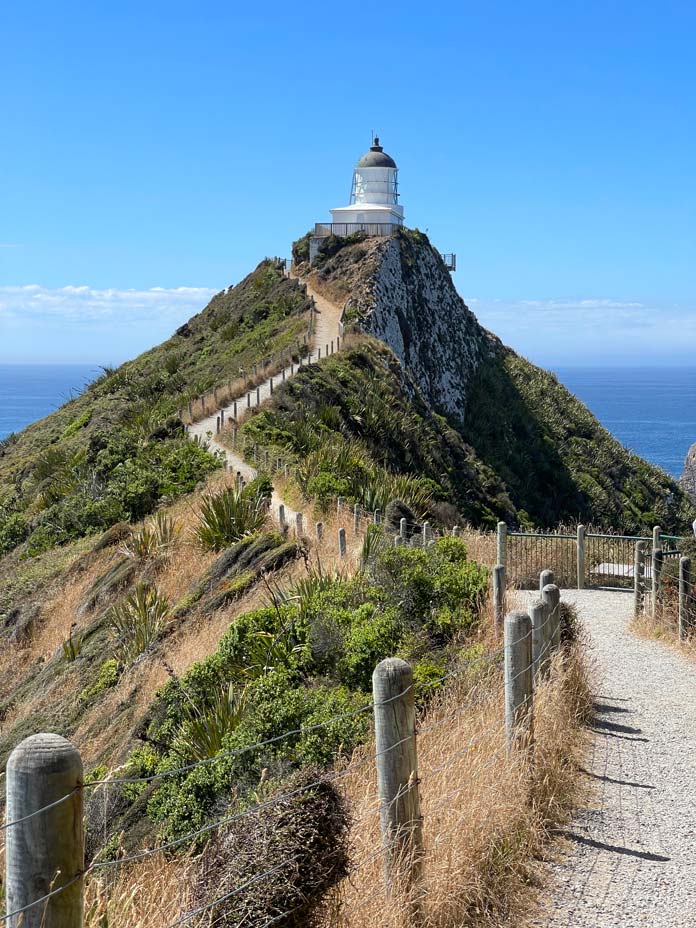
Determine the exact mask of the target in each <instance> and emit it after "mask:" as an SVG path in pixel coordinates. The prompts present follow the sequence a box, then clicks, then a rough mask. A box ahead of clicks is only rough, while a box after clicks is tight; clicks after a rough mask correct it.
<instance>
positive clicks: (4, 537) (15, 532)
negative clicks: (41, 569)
mask: <svg viewBox="0 0 696 928" xmlns="http://www.w3.org/2000/svg"><path fill="white" fill-rule="evenodd" d="M28 534H29V526H28V524H27V521H26V519H25V518H24V516H23V515H22V514H21V513H19V512H6V511H5V510H3V509H0V557H2V556H3V555H4V554H7V553H8V552H9V551H12V550H14V548H16V547H17V546H18V545H21V543H22V542H23V541H24V539H25V538H26V537H27V535H28Z"/></svg>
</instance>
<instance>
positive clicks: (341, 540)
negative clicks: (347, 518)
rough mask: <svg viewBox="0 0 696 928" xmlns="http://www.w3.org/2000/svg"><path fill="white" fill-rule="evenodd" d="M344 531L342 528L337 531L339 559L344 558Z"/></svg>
mask: <svg viewBox="0 0 696 928" xmlns="http://www.w3.org/2000/svg"><path fill="white" fill-rule="evenodd" d="M346 550H347V548H346V530H345V529H344V528H339V530H338V553H339V554H340V555H341V557H345V556H346Z"/></svg>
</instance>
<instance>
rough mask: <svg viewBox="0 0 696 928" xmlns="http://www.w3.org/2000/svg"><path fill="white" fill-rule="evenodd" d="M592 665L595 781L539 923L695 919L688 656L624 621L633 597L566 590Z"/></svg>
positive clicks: (624, 924)
mask: <svg viewBox="0 0 696 928" xmlns="http://www.w3.org/2000/svg"><path fill="white" fill-rule="evenodd" d="M563 598H564V599H565V600H567V601H574V602H576V603H577V605H578V607H579V609H580V613H581V615H582V618H583V620H584V623H585V626H586V628H587V630H588V631H589V633H590V635H591V639H592V647H593V653H594V657H595V659H596V662H597V664H598V671H599V673H598V678H597V692H596V694H595V702H596V718H595V723H594V726H593V731H594V742H593V748H592V751H591V754H590V756H589V758H588V761H587V768H586V769H583V771H582V772H583V774H584V776H585V777H587V779H588V782H589V783H590V784H591V785H592V787H593V789H592V790H591V791H589V797H590V798H589V800H588V803H587V807H586V808H583V809H581V810H580V811H579V813H578V814H577V816H576V819H575V821H573V822H572V824H571V826H570V827H569V828H568V829H567V830H566V831H565V832H564V839H563V845H562V849H561V853H560V855H559V857H558V859H557V860H556V862H555V863H553V864H551V865H550V868H551V871H552V874H551V876H552V892H551V896H550V899H549V900H548V902H547V904H546V905H545V906H544V907H543V913H542V916H541V917H539V918H537V919H536V920H534V921H533V922H532V924H533V925H536V926H543V928H561V926H564V928H567V926H573V928H629V926H630V928H633V926H642V925H650V926H651V928H682V926H684V928H686V926H687V925H688V926H693V925H694V923H695V921H696V802H694V791H695V790H696V665H694V664H693V663H692V662H691V661H689V660H688V659H686V658H685V657H683V656H682V655H680V654H679V653H678V652H676V651H674V650H672V649H670V648H669V647H668V646H666V645H662V644H660V643H658V642H656V641H649V640H643V639H640V638H636V637H635V636H634V635H633V634H632V633H631V632H630V631H629V630H628V623H629V622H630V619H631V611H632V597H631V596H630V595H627V594H625V593H610V592H603V591H582V592H580V591H564V593H563Z"/></svg>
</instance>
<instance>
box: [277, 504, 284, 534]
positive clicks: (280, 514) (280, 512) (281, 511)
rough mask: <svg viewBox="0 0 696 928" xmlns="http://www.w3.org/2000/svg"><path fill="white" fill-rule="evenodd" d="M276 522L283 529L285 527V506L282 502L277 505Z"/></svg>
mask: <svg viewBox="0 0 696 928" xmlns="http://www.w3.org/2000/svg"><path fill="white" fill-rule="evenodd" d="M278 523H279V525H280V527H281V529H284V528H285V526H286V522H285V506H284V505H283V504H282V503H280V505H279V506H278Z"/></svg>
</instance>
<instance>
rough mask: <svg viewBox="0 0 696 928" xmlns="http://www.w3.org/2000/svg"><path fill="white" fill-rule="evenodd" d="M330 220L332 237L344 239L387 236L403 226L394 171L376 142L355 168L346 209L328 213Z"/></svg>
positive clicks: (395, 172) (344, 207)
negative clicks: (355, 234) (360, 235)
mask: <svg viewBox="0 0 696 928" xmlns="http://www.w3.org/2000/svg"><path fill="white" fill-rule="evenodd" d="M331 217H332V225H333V229H332V232H333V233H334V234H335V235H348V234H350V233H351V232H356V231H358V230H362V231H364V232H367V233H368V234H371V235H389V234H390V233H391V232H393V231H394V229H393V227H394V226H402V225H403V224H404V209H403V206H401V205H400V204H399V183H398V168H397V167H396V162H395V161H394V159H393V158H392V157H390V156H389V155H388V154H387V153H386V152H385V151H384V149H383V148H382V146H381V145H380V144H379V139H378V138H375V140H374V142H373V143H372V145H371V147H370V150H369V151H368V152H366V153H365V154H364V155H363V156H362V158H360V159H359V161H358V163H357V164H356V165H355V170H354V171H353V185H352V188H351V193H350V206H339V207H337V208H336V209H332V210H331ZM344 226H345V227H347V228H343V227H344Z"/></svg>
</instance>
